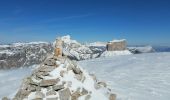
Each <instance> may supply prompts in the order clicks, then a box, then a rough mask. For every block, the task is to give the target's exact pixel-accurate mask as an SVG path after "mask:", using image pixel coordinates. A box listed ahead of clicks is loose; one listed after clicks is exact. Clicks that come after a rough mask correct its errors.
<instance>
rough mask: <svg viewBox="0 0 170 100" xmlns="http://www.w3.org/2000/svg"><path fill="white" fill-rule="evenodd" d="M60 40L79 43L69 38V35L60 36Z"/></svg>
mask: <svg viewBox="0 0 170 100" xmlns="http://www.w3.org/2000/svg"><path fill="white" fill-rule="evenodd" d="M61 40H62V41H64V42H65V43H67V44H71V43H75V44H79V43H78V42H77V41H76V40H71V37H70V35H66V36H62V37H61Z"/></svg>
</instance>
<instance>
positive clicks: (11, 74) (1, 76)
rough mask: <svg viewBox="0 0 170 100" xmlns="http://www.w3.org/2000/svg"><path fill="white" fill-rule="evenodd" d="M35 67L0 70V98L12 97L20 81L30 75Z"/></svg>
mask: <svg viewBox="0 0 170 100" xmlns="http://www.w3.org/2000/svg"><path fill="white" fill-rule="evenodd" d="M36 66H37V65H33V66H30V67H28V68H19V69H12V70H0V98H2V97H4V96H8V97H13V96H14V94H15V93H16V91H17V89H18V88H19V87H20V85H21V82H22V79H23V78H24V77H26V76H28V75H30V74H31V72H32V70H33V69H34V68H35V67H36Z"/></svg>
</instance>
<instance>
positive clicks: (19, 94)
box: [15, 89, 31, 99]
mask: <svg viewBox="0 0 170 100" xmlns="http://www.w3.org/2000/svg"><path fill="white" fill-rule="evenodd" d="M30 93H31V91H27V90H23V89H20V90H19V91H18V92H17V94H16V95H15V98H20V99H24V98H25V97H27V96H28V95H29V94H30Z"/></svg>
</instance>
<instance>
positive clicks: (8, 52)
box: [0, 50, 15, 55]
mask: <svg viewBox="0 0 170 100" xmlns="http://www.w3.org/2000/svg"><path fill="white" fill-rule="evenodd" d="M0 54H8V55H13V54H15V53H14V52H11V51H9V50H2V51H0Z"/></svg>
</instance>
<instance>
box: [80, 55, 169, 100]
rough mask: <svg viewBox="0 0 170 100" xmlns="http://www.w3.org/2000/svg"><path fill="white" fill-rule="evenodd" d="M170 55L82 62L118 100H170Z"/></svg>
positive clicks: (81, 64)
mask: <svg viewBox="0 0 170 100" xmlns="http://www.w3.org/2000/svg"><path fill="white" fill-rule="evenodd" d="M169 59H170V53H147V54H139V55H124V56H114V57H107V58H97V59H92V60H85V61H80V62H79V65H80V66H82V67H83V68H84V69H86V70H88V71H89V72H91V73H94V74H95V75H96V76H97V77H98V78H99V79H100V80H104V81H106V83H109V85H110V87H111V88H112V89H113V91H114V92H115V93H116V94H117V100H170V62H169V61H168V60H169Z"/></svg>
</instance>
